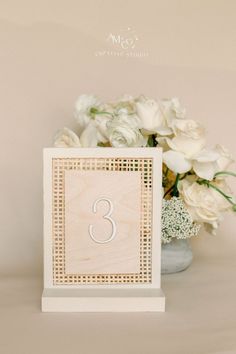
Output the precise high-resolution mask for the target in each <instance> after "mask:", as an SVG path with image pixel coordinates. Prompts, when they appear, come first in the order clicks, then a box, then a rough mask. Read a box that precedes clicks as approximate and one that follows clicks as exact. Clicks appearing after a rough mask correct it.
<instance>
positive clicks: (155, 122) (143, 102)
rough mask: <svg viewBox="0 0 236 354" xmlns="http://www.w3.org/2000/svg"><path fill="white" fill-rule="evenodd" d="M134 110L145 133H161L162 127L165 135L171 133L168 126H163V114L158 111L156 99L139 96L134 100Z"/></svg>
mask: <svg viewBox="0 0 236 354" xmlns="http://www.w3.org/2000/svg"><path fill="white" fill-rule="evenodd" d="M136 111H137V115H138V117H139V118H140V120H141V125H142V129H143V130H144V131H145V133H148V134H155V133H161V132H163V130H164V128H165V129H166V130H165V134H166V135H168V134H171V133H172V131H171V130H170V129H168V127H165V119H164V115H163V114H162V112H161V111H160V108H159V105H158V103H157V101H155V100H153V99H150V98H146V97H143V96H141V97H140V98H139V99H138V100H137V102H136Z"/></svg>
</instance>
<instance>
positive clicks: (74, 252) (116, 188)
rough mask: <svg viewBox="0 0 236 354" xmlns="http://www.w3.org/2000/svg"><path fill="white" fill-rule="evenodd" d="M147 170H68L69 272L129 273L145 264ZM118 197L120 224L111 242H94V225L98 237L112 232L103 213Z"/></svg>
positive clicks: (116, 211)
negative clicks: (142, 245) (142, 244)
mask: <svg viewBox="0 0 236 354" xmlns="http://www.w3.org/2000/svg"><path fill="white" fill-rule="evenodd" d="M140 191H141V174H140V172H138V171H132V172H124V171H119V172H118V171H116V172H114V171H75V170H67V171H65V271H66V274H109V273H112V274H119V273H121V274H127V273H138V272H139V270H140V213H141V210H140V208H141V195H140ZM101 197H106V198H109V200H111V201H112V203H113V206H114V210H113V213H112V215H111V217H112V218H113V219H114V221H115V223H116V226H117V233H116V236H115V238H114V239H113V240H112V241H110V242H109V243H105V244H98V243H96V242H94V241H93V240H92V239H91V237H90V235H89V232H88V228H89V225H90V224H93V225H94V235H95V236H96V238H97V239H98V240H101V241H102V240H106V239H108V238H109V236H110V235H111V223H110V222H109V221H107V220H104V219H103V216H104V215H105V214H106V213H107V212H108V207H109V205H108V203H106V202H104V201H101V202H100V203H99V204H98V205H97V213H93V211H92V207H93V204H94V202H95V200H96V199H97V198H101Z"/></svg>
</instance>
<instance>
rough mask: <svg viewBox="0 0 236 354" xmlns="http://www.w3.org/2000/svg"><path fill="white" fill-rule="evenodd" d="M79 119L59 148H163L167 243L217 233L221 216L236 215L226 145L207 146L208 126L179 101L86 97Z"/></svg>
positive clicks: (60, 135)
mask: <svg viewBox="0 0 236 354" xmlns="http://www.w3.org/2000/svg"><path fill="white" fill-rule="evenodd" d="M75 119H76V121H77V127H78V128H77V131H76V132H74V131H72V130H71V129H69V128H63V129H62V130H60V131H59V132H58V133H57V134H56V136H55V139H54V146H55V147H97V146H98V147H107V146H112V147H116V148H117V147H118V148H119V147H155V146H160V147H162V148H163V198H164V202H163V213H162V241H163V243H168V242H170V241H171V240H172V239H173V238H177V239H181V238H188V237H191V236H195V235H197V234H198V231H199V229H200V226H201V225H204V226H205V227H206V229H207V230H208V231H210V232H212V233H213V234H214V233H215V230H216V229H217V227H218V225H219V222H220V221H221V219H222V213H223V212H225V211H229V210H231V211H236V202H235V200H234V198H233V196H232V193H231V191H230V188H229V186H228V185H227V181H226V179H227V176H230V175H231V176H236V174H235V173H233V172H231V171H229V170H228V169H229V166H230V164H231V163H233V162H234V160H233V158H232V156H231V154H230V153H229V151H228V150H227V149H226V148H224V147H223V146H221V145H216V146H215V147H213V148H207V147H206V135H205V130H204V127H203V126H202V125H201V124H199V123H198V122H196V121H194V120H191V119H188V118H187V117H186V111H185V109H183V108H182V107H181V105H180V103H179V100H178V99H177V98H172V99H164V100H160V101H157V100H154V99H150V98H147V97H144V96H140V97H138V98H133V97H131V96H124V97H122V98H121V99H119V100H117V101H115V102H110V103H102V102H101V101H100V100H99V99H98V98H97V97H95V96H93V95H81V96H80V97H79V98H78V100H77V102H76V105H75ZM173 221H175V222H173Z"/></svg>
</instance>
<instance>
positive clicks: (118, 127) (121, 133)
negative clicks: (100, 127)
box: [107, 114, 147, 147]
mask: <svg viewBox="0 0 236 354" xmlns="http://www.w3.org/2000/svg"><path fill="white" fill-rule="evenodd" d="M139 124H140V122H139V119H138V117H137V116H135V115H126V114H122V115H120V116H116V117H115V118H113V119H112V120H111V121H110V122H108V124H107V126H108V136H109V141H110V143H111V145H112V146H114V147H141V146H146V144H147V139H146V138H144V137H143V135H142V134H141V133H140V131H139Z"/></svg>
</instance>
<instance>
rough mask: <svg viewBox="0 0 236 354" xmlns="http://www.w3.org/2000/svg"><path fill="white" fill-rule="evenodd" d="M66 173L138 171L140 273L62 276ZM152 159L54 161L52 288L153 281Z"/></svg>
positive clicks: (65, 159)
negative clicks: (139, 195)
mask: <svg viewBox="0 0 236 354" xmlns="http://www.w3.org/2000/svg"><path fill="white" fill-rule="evenodd" d="M65 170H84V171H91V170H92V171H117V173H119V171H140V172H141V215H140V271H139V273H132V274H105V275H104V274H91V275H90V274H66V273H65ZM152 174H153V160H152V158H136V157H135V158H130V157H129V158H127V157H119V158H115V157H109V158H97V157H96V158H90V157H89V158H53V159H52V238H53V240H52V245H53V259H52V267H53V283H54V285H82V284H84V285H85V284H87V285H88V284H91V285H99V284H104V285H105V284H145V283H151V282H152V188H153V182H152Z"/></svg>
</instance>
